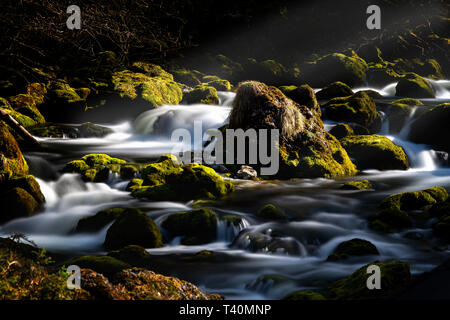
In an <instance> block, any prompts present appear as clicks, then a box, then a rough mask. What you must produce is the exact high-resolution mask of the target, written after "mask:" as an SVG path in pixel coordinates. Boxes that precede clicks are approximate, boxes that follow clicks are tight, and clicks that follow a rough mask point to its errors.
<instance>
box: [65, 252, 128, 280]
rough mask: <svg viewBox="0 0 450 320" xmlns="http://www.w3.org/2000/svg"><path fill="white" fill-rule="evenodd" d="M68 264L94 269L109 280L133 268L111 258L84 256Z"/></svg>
mask: <svg viewBox="0 0 450 320" xmlns="http://www.w3.org/2000/svg"><path fill="white" fill-rule="evenodd" d="M67 264H68V265H76V266H79V267H80V268H84V269H92V270H94V271H96V272H99V273H101V274H104V275H105V276H106V277H108V278H110V277H112V276H114V275H115V274H116V273H118V272H119V271H122V270H124V269H128V268H130V267H131V266H130V265H129V264H127V263H125V262H123V261H120V260H117V259H115V258H113V257H109V256H83V257H79V258H75V259H73V260H71V261H69V262H67Z"/></svg>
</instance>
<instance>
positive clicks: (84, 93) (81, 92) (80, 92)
mask: <svg viewBox="0 0 450 320" xmlns="http://www.w3.org/2000/svg"><path fill="white" fill-rule="evenodd" d="M75 92H76V93H77V94H78V95H79V96H80V98H81V99H82V100H86V99H87V98H88V97H89V95H90V94H91V89H89V88H76V89H75Z"/></svg>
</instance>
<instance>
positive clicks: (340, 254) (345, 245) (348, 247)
mask: <svg viewBox="0 0 450 320" xmlns="http://www.w3.org/2000/svg"><path fill="white" fill-rule="evenodd" d="M379 254H380V253H379V252H378V249H377V247H376V246H375V245H373V244H372V243H371V242H370V241H367V240H363V239H352V240H348V241H344V242H342V243H340V244H339V245H338V246H337V248H336V249H335V250H334V252H333V253H332V254H330V255H329V256H328V258H327V261H339V260H345V259H348V258H350V257H355V256H367V255H379Z"/></svg>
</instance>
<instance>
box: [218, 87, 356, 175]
mask: <svg viewBox="0 0 450 320" xmlns="http://www.w3.org/2000/svg"><path fill="white" fill-rule="evenodd" d="M228 128H229V129H243V130H244V131H245V130H247V129H250V128H252V129H256V130H257V129H279V130H280V144H279V154H280V170H279V172H278V173H277V174H276V175H275V177H278V178H294V177H297V178H312V177H337V176H345V175H352V174H355V173H356V170H355V167H354V165H353V164H352V163H351V161H350V159H349V158H348V156H347V154H346V152H345V150H344V149H343V148H342V147H341V145H340V143H339V142H338V140H337V139H336V138H334V137H333V136H331V135H330V134H328V133H327V132H326V131H325V130H324V127H323V124H322V120H321V119H320V117H318V116H317V115H315V114H314V112H312V111H311V110H310V109H309V108H308V107H306V106H301V105H299V104H297V103H295V102H294V101H293V100H291V99H289V98H287V97H286V96H284V94H283V93H282V92H281V91H280V90H278V89H277V88H275V87H268V86H266V85H265V84H263V83H260V82H254V81H248V82H243V83H241V84H240V86H239V88H238V90H237V95H236V98H235V100H234V103H233V109H232V111H231V114H230V123H229V126H228ZM226 152H227V150H225V153H226ZM252 166H253V167H254V168H257V169H258V167H259V166H260V165H259V164H258V165H252ZM271 178H273V176H271Z"/></svg>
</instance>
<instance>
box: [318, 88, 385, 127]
mask: <svg viewBox="0 0 450 320" xmlns="http://www.w3.org/2000/svg"><path fill="white" fill-rule="evenodd" d="M323 107H324V109H325V118H327V119H330V120H334V121H340V122H347V123H356V124H359V125H361V126H364V127H366V128H368V129H370V130H371V131H372V132H377V131H378V130H379V129H380V127H381V117H380V114H379V113H378V111H377V109H376V106H375V102H374V101H373V99H372V98H371V97H369V96H368V95H367V93H365V92H361V91H359V92H357V93H355V94H353V95H352V96H348V97H338V98H333V99H331V100H330V101H328V102H327V103H326V104H324V105H323Z"/></svg>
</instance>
